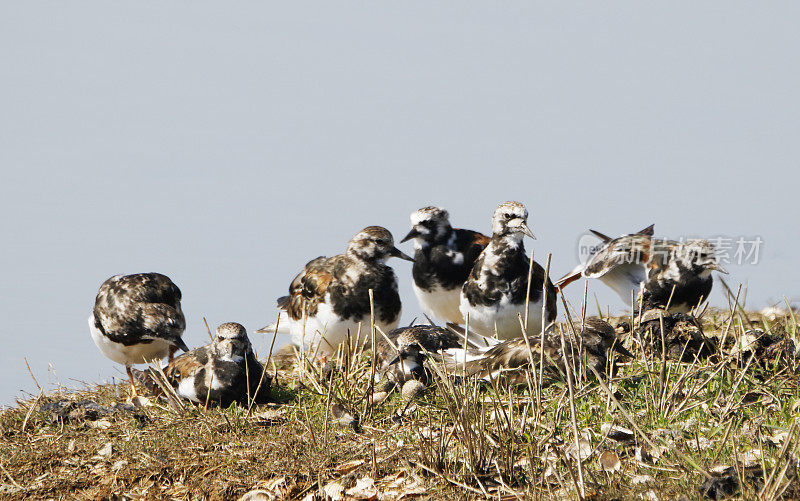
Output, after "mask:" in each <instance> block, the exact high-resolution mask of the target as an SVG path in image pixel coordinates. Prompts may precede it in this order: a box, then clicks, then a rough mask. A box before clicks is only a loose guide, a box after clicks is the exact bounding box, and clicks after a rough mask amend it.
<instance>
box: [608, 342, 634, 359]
mask: <svg viewBox="0 0 800 501" xmlns="http://www.w3.org/2000/svg"><path fill="white" fill-rule="evenodd" d="M611 349H612V350H614V351H616V352H617V353H619V354H620V355H625V356H626V357H628V358H636V357H635V356H634V355H633V353H631V352H629V351H628V350H627V348H625V347H624V346H622V343H620V342H619V341H615V342H614V344H612V345H611Z"/></svg>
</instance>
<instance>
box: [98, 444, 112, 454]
mask: <svg viewBox="0 0 800 501" xmlns="http://www.w3.org/2000/svg"><path fill="white" fill-rule="evenodd" d="M113 452H114V445H113V444H112V443H111V442H108V443H107V444H106V445H104V446H103V447H102V448H101V449H100V450H99V451H97V455H98V456H100V457H104V458H107V457H110V456H111V454H112V453H113Z"/></svg>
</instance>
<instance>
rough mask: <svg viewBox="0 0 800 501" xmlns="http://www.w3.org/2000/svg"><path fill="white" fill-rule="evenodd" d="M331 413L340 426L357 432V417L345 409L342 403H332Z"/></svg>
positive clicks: (358, 428) (358, 427)
mask: <svg viewBox="0 0 800 501" xmlns="http://www.w3.org/2000/svg"><path fill="white" fill-rule="evenodd" d="M331 414H333V417H334V418H335V419H336V422H337V423H339V424H340V425H341V426H345V427H347V428H350V429H351V430H353V431H355V432H356V433H358V432H359V430H360V426H359V423H358V417H357V416H354V415H353V414H352V413H350V412H349V411H348V410H347V409H345V408H344V406H343V405H342V404H338V403H337V404H333V405H332V406H331Z"/></svg>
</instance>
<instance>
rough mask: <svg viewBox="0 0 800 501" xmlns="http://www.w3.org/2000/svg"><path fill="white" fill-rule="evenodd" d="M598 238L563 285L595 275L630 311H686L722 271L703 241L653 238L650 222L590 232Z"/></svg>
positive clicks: (702, 297) (704, 295)
mask: <svg viewBox="0 0 800 501" xmlns="http://www.w3.org/2000/svg"><path fill="white" fill-rule="evenodd" d="M590 231H591V232H592V233H594V234H595V235H596V236H597V237H598V238H600V239H601V240H602V242H603V243H602V245H601V246H600V247H599V248H598V249H596V250H595V251H594V252H593V253H592V254H591V255H590V256H589V259H587V260H586V262H584V263H581V264H579V265H578V266H576V267H575V269H573V270H572V271H571V272H570V273H568V274H567V275H565V276H564V277H563V278H561V279H560V280H559V281H558V282H557V285H558V287H559V288H560V289H563V288H564V287H566V286H567V285H569V284H570V283H572V282H574V281H575V280H577V279H579V278H581V277H585V278H597V279H599V280H600V281H602V282H603V283H604V284H606V285H608V286H609V287H611V288H612V289H613V290H614V291H615V292H616V293H617V294H618V295H619V296H620V298H621V299H622V300H623V301H624V302H625V303H626V304H629V303H630V301H631V297H632V296H633V297H634V300H635V304H634V309H635V310H637V311H638V309H639V303H640V302H641V304H642V308H643V310H645V311H647V310H649V309H651V308H661V309H667V310H668V311H669V312H671V313H685V312H688V311H690V310H691V309H692V308H696V307H697V306H699V305H700V304H701V303H703V302H704V301H706V300H708V297H709V294H710V293H711V289H712V286H713V284H714V280H713V276H712V272H714V271H719V272H720V273H727V271H726V270H725V269H724V268H723V267H722V266H721V265H720V264H719V261H718V259H717V256H716V250H715V247H714V245H713V244H712V243H711V242H709V241H708V240H703V239H691V240H686V241H675V240H666V239H659V238H654V237H653V225H650V226H648V227H647V228H645V229H643V230H641V231H638V232H636V233H631V234H627V235H623V236H621V237H618V238H611V237H608V236H606V235H604V234H602V233H600V232H598V231H595V230H590Z"/></svg>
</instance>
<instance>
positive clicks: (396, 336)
mask: <svg viewBox="0 0 800 501" xmlns="http://www.w3.org/2000/svg"><path fill="white" fill-rule="evenodd" d="M386 337H387V338H388V340H387V339H386V338H384V337H383V336H380V337H378V338H376V341H375V352H376V355H377V357H378V360H379V361H380V364H381V365H380V373H379V374H378V375H377V377H380V378H385V379H387V380H389V381H390V382H393V383H398V384H402V383H404V382H405V381H407V380H408V379H417V380H420V381H424V382H425V381H427V380H428V378H429V375H430V374H429V371H428V370H427V368H426V364H425V362H426V361H427V357H428V355H429V354H441V353H446V352H447V351H448V350H451V349H463V345H464V338H463V336H462V335H460V334H458V333H457V332H455V331H453V330H451V329H445V328H442V327H437V326H435V325H413V326H409V327H400V328H398V329H394V330H392V331H389V333H387V335H386Z"/></svg>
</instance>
